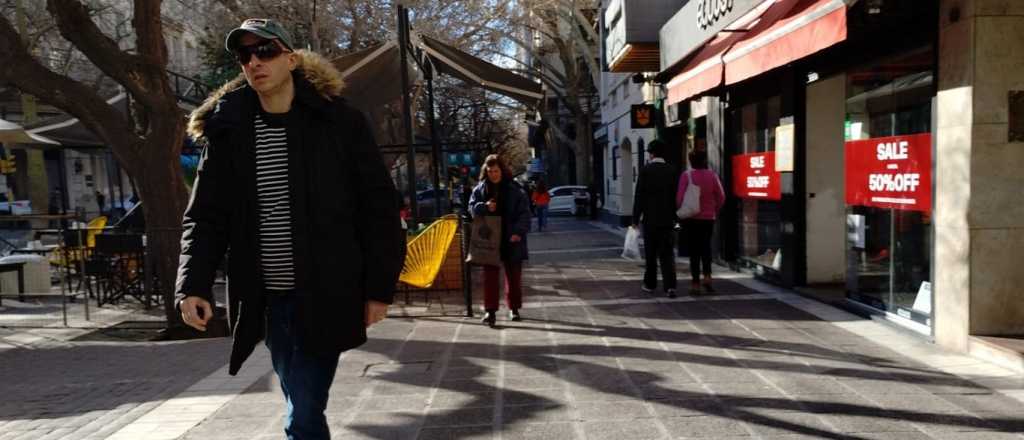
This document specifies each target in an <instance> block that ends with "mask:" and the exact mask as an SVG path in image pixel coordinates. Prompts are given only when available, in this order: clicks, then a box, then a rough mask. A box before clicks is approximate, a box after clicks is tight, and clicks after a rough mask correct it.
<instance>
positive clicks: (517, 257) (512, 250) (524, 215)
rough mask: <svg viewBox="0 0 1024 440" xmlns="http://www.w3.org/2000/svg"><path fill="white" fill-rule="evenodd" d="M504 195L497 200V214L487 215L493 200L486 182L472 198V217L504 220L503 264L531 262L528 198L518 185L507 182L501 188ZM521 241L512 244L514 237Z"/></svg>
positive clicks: (502, 240) (477, 188) (502, 234)
mask: <svg viewBox="0 0 1024 440" xmlns="http://www.w3.org/2000/svg"><path fill="white" fill-rule="evenodd" d="M499 188H501V191H502V194H501V196H499V197H498V200H499V201H498V210H497V212H496V213H490V212H487V201H488V200H489V199H490V198H491V197H490V195H489V194H486V192H487V181H486V180H484V181H482V182H480V183H478V184H477V185H476V188H473V194H472V195H471V196H470V197H469V209H470V211H469V212H470V214H472V215H473V217H474V218H475V217H479V216H482V215H500V216H501V260H502V261H508V262H519V261H523V260H528V259H529V258H530V251H529V246H527V244H526V234H528V233H529V232H530V223H531V221H532V217H531V216H530V200H529V198H527V197H526V191H524V190H523V187H522V186H520V185H519V184H518V183H515V182H510V181H508V180H505V181H502V182H501V184H499ZM513 234H515V235H518V236H519V237H521V238H522V240H520V241H519V242H517V243H512V242H511V241H509V240H510V239H511V238H512V235H513Z"/></svg>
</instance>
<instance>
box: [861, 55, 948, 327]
mask: <svg viewBox="0 0 1024 440" xmlns="http://www.w3.org/2000/svg"><path fill="white" fill-rule="evenodd" d="M934 59H935V55H934V51H933V49H932V48H931V47H923V48H920V49H916V50H912V51H910V52H907V53H904V54H899V55H896V56H892V57H888V58H886V59H883V60H880V61H878V62H877V63H874V64H872V65H869V66H865V67H863V68H858V69H853V70H851V71H849V72H848V73H847V74H846V81H847V86H846V121H845V124H844V143H845V170H844V171H845V173H844V174H845V180H846V182H845V184H846V191H845V200H846V206H847V210H846V212H847V217H846V222H847V225H848V226H847V229H848V233H847V240H846V250H847V267H848V271H847V274H846V291H847V294H848V296H849V298H850V299H851V300H853V301H856V302H857V303H860V304H865V305H868V306H870V307H872V308H874V309H877V310H883V311H885V312H887V313H891V314H895V315H896V316H898V317H900V318H902V319H907V320H910V322H909V323H907V324H909V325H917V326H924V327H928V326H930V325H931V309H932V303H931V280H932V275H931V267H932V250H933V248H934V247H933V244H932V240H931V238H932V221H931V212H932V177H931V176H932V167H933V161H932V149H933V145H932V134H931V132H932V100H933V99H934V96H935V92H934V90H935V87H934V77H935V68H934Z"/></svg>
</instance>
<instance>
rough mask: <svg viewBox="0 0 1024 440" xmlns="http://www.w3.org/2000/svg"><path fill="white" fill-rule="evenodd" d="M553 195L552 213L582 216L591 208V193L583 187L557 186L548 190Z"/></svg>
mask: <svg viewBox="0 0 1024 440" xmlns="http://www.w3.org/2000/svg"><path fill="white" fill-rule="evenodd" d="M548 194H550V195H551V204H549V205H548V212H550V213H559V212H564V213H569V214H570V215H576V214H582V213H583V212H584V211H585V210H586V209H587V206H590V192H589V191H587V187H585V186H582V185H566V186H556V187H554V188H551V189H550V190H548Z"/></svg>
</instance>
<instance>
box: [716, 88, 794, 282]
mask: <svg viewBox="0 0 1024 440" xmlns="http://www.w3.org/2000/svg"><path fill="white" fill-rule="evenodd" d="M728 117H729V123H730V126H731V127H733V129H732V130H731V134H730V135H729V136H730V138H731V139H730V140H729V141H730V145H729V146H728V147H729V149H730V151H731V156H732V162H733V182H732V183H733V193H734V195H735V196H737V197H738V198H739V199H740V203H739V204H738V205H737V207H736V209H737V211H738V212H737V216H736V218H737V219H738V222H737V228H738V230H737V232H736V237H737V244H738V249H736V255H737V256H738V258H739V262H740V263H741V264H743V265H745V266H748V267H752V268H754V269H755V270H757V271H758V272H761V273H765V272H776V273H777V272H779V271H781V269H782V259H783V258H786V257H787V256H786V255H783V253H782V203H781V201H780V199H781V196H780V195H779V194H777V190H775V191H773V190H772V189H773V188H775V189H777V188H779V185H780V184H781V182H779V180H781V178H780V176H779V175H778V174H777V173H774V162H773V161H772V159H774V156H773V155H772V154H771V153H773V152H774V151H775V128H776V127H778V126H779V125H780V120H781V117H782V98H781V97H780V96H774V97H771V98H768V99H766V100H763V101H758V102H754V103H750V104H747V105H744V106H741V107H738V108H735V109H731V110H730V111H729V115H728ZM750 179H754V180H750ZM749 186H753V187H754V188H755V189H749V190H748V188H749ZM762 186H763V187H762Z"/></svg>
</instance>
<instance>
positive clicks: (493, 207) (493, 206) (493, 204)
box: [487, 199, 498, 212]
mask: <svg viewBox="0 0 1024 440" xmlns="http://www.w3.org/2000/svg"><path fill="white" fill-rule="evenodd" d="M487 210H488V211H490V212H494V211H497V210H498V202H497V201H495V200H494V199H491V200H488V201H487Z"/></svg>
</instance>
